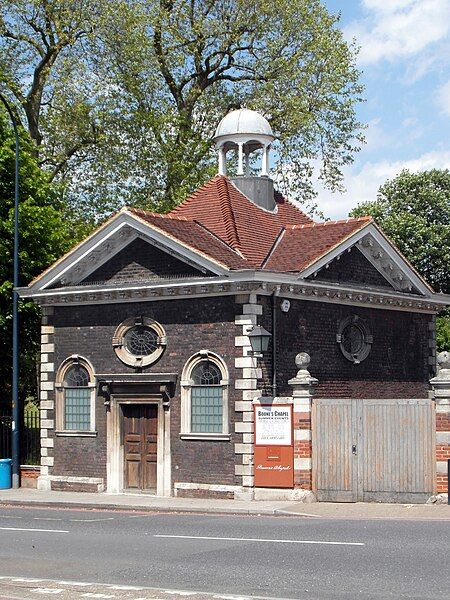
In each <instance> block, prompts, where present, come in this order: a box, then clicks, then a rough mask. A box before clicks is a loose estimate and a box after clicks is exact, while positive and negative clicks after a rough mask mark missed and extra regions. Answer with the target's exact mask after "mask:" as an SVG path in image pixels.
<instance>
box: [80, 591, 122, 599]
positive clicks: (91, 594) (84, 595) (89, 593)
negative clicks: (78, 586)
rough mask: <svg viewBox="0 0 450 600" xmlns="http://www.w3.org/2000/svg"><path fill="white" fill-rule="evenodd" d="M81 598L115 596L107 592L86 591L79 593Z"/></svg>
mask: <svg viewBox="0 0 450 600" xmlns="http://www.w3.org/2000/svg"><path fill="white" fill-rule="evenodd" d="M81 597H82V598H115V596H111V595H108V594H96V593H95V592H88V593H87V594H81Z"/></svg>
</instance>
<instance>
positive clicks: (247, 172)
mask: <svg viewBox="0 0 450 600" xmlns="http://www.w3.org/2000/svg"><path fill="white" fill-rule="evenodd" d="M245 176H246V177H250V150H249V149H248V146H246V147H245Z"/></svg>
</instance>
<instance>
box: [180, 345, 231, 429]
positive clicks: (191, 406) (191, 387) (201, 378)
mask: <svg viewBox="0 0 450 600" xmlns="http://www.w3.org/2000/svg"><path fill="white" fill-rule="evenodd" d="M181 386H182V388H181V389H182V394H181V411H182V413H181V414H182V418H181V436H182V437H183V436H184V437H191V438H199V439H202V438H206V439H224V438H225V439H228V370H227V368H226V365H225V363H224V362H223V361H222V359H221V358H220V357H219V356H217V355H216V354H213V353H211V352H208V351H206V350H203V351H201V352H200V353H198V354H196V355H195V356H193V357H191V358H190V359H189V361H188V362H187V363H186V366H185V367H184V369H183V375H182V381H181Z"/></svg>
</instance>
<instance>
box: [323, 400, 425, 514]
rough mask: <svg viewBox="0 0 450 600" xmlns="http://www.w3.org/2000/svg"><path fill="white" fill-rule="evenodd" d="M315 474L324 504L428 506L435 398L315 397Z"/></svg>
mask: <svg viewBox="0 0 450 600" xmlns="http://www.w3.org/2000/svg"><path fill="white" fill-rule="evenodd" d="M313 422H314V425H313V472H314V480H315V485H314V488H315V492H316V494H317V498H318V500H322V501H325V502H358V501H361V502H408V503H409V502H414V503H422V502H425V501H426V500H427V499H428V498H429V497H430V496H431V495H432V494H433V493H434V475H435V473H434V469H435V461H434V431H435V413H434V407H433V403H432V401H431V400H428V399H411V400H409V399H396V400H378V399H375V400H354V399H342V400H337V399H320V398H318V399H315V400H314V405H313Z"/></svg>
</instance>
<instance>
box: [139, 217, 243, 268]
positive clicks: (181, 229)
mask: <svg viewBox="0 0 450 600" xmlns="http://www.w3.org/2000/svg"><path fill="white" fill-rule="evenodd" d="M127 211H128V212H130V213H131V214H133V215H135V216H136V217H138V218H139V219H141V220H143V221H145V222H146V223H149V224H150V225H153V226H154V227H157V228H158V229H160V230H162V231H163V232H164V233H166V234H168V235H169V236H170V237H172V238H175V239H176V240H179V241H180V242H181V243H183V244H185V245H187V246H189V247H191V248H192V249H194V250H198V251H200V252H201V253H202V254H205V255H207V256H208V257H210V258H212V259H213V260H215V261H216V262H219V263H221V264H222V265H224V266H225V267H228V268H230V269H248V268H250V267H251V265H249V263H248V262H247V261H246V260H245V258H242V257H241V256H240V255H239V254H238V253H237V252H235V251H234V250H233V249H232V248H230V247H229V246H227V244H226V243H225V242H223V241H222V240H220V239H218V238H217V237H216V236H215V235H213V234H212V233H211V232H209V231H207V230H206V229H205V228H204V227H202V226H201V225H199V224H198V223H195V222H194V221H189V220H187V219H184V218H183V217H178V218H174V217H171V216H170V215H159V214H156V213H151V212H148V211H145V210H139V209H137V208H127Z"/></svg>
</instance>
